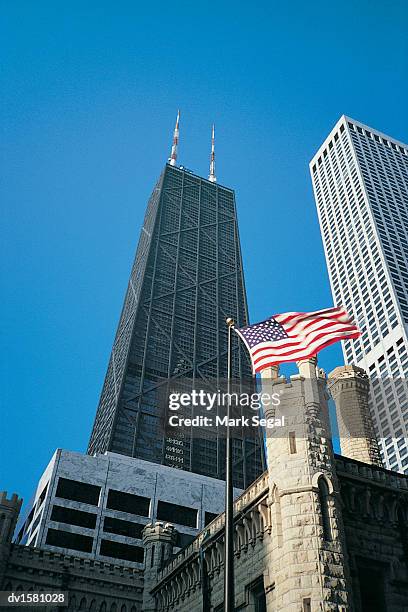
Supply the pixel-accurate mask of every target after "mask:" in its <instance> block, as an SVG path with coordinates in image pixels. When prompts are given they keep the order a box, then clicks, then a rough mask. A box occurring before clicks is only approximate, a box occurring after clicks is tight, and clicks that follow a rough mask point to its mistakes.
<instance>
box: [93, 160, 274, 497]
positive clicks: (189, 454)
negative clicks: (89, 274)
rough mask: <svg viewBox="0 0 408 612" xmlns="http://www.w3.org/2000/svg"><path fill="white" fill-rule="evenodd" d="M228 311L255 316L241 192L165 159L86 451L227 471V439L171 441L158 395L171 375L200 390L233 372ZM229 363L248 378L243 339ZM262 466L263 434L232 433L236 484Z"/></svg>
mask: <svg viewBox="0 0 408 612" xmlns="http://www.w3.org/2000/svg"><path fill="white" fill-rule="evenodd" d="M229 316H231V317H233V318H234V319H235V321H236V324H237V325H238V326H242V325H246V324H247V323H248V313H247V303H246V295H245V286H244V278H243V270H242V259H241V250H240V242H239V235H238V226H237V217H236V207H235V196H234V192H233V190H231V189H228V188H227V187H223V186H221V185H218V184H217V183H215V182H212V181H211V180H206V179H203V178H200V177H198V176H196V175H194V174H192V173H191V172H189V171H187V170H186V169H183V168H178V167H176V166H174V165H171V164H167V165H166V166H165V168H164V170H163V172H162V174H161V176H160V178H159V180H158V182H157V184H156V186H155V188H154V190H153V193H152V196H151V198H150V200H149V203H148V206H147V211H146V216H145V219H144V224H143V228H142V231H141V236H140V240H139V245H138V249H137V253H136V258H135V261H134V264H133V268H132V273H131V277H130V281H129V286H128V289H127V293H126V298H125V302H124V306H123V310H122V314H121V317H120V321H119V326H118V330H117V333H116V337H115V341H114V345H113V349H112V354H111V357H110V361H109V366H108V371H107V374H106V378H105V382H104V385H103V389H102V394H101V398H100V402H99V407H98V411H97V415H96V419H95V423H94V427H93V431H92V435H91V440H90V443H89V448H88V453H90V454H94V453H101V452H105V451H112V452H116V453H121V454H124V455H128V456H131V457H139V458H141V459H145V460H147V461H152V462H155V463H162V464H165V465H170V466H173V467H177V468H180V469H185V470H190V471H193V472H197V473H200V474H206V475H208V476H213V477H216V478H224V475H225V468H224V458H225V440H223V439H221V438H219V437H215V438H212V439H211V438H210V439H200V438H198V437H195V436H194V434H193V433H191V434H186V435H184V436H182V439H179V440H174V439H171V438H168V437H167V438H166V435H165V434H164V433H163V431H162V430H161V429H160V427H159V417H160V414H159V412H160V410H161V408H160V402H159V401H158V394H159V391H160V388H161V387H162V385H163V384H165V383H166V381H168V380H170V381H172V380H174V381H175V380H176V379H177V380H179V379H180V377H183V378H187V379H192V381H193V382H194V385H195V386H196V387H199V385H200V382H202V383H206V382H208V381H209V380H213V381H214V380H221V379H223V378H225V377H226V367H227V330H226V325H225V319H226V317H229ZM232 367H233V375H234V377H236V378H240V379H242V378H244V379H245V378H247V379H250V378H251V373H250V366H249V362H248V358H247V355H246V353H245V351H244V349H243V348H242V347H240V346H239V344H238V342H236V343H235V350H234V353H233V366H232ZM170 384H171V383H170ZM262 469H263V442H262V433H261V432H259V437H257V438H256V437H255V438H254V437H250V438H244V437H243V438H242V439H235V440H234V475H235V476H234V480H235V482H234V484H235V485H236V486H239V487H246V486H247V485H248V484H249V483H250V482H252V481H253V480H254V479H255V478H256V477H257V476H258V475H259V474H260V473H261V471H262Z"/></svg>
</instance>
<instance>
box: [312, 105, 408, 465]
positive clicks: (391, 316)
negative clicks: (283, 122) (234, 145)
mask: <svg viewBox="0 0 408 612" xmlns="http://www.w3.org/2000/svg"><path fill="white" fill-rule="evenodd" d="M310 172H311V177H312V182H313V189H314V195H315V200H316V205H317V211H318V216H319V222H320V228H321V233H322V238H323V244H324V250H325V255H326V262H327V267H328V271H329V277H330V284H331V289H332V294H333V300H334V303H335V304H336V305H343V306H345V307H346V309H347V310H348V312H349V313H350V315H352V316H353V317H354V319H355V320H356V322H358V324H359V326H360V328H361V331H362V336H361V338H359V339H357V340H346V341H344V342H343V343H342V344H343V353H344V359H345V363H347V364H352V363H353V364H356V365H357V366H361V367H362V368H364V369H365V370H366V371H367V372H368V374H369V376H370V378H371V381H372V392H371V398H370V411H371V413H372V416H373V419H374V428H375V432H376V435H377V438H378V439H379V440H380V450H381V453H382V456H383V458H384V461H385V464H386V466H387V467H390V468H392V469H395V470H399V471H402V472H405V473H408V448H407V442H408V394H407V385H406V376H407V373H408V339H407V326H408V146H407V145H405V144H403V143H402V142H399V141H397V140H395V139H394V138H391V137H389V136H386V135H385V134H382V133H381V132H378V131H376V130H373V129H372V128H370V127H368V126H366V125H363V124H362V123H359V122H358V121H355V120H354V119H350V118H349V117H345V116H342V117H341V118H340V120H339V121H338V122H337V124H336V125H335V127H334V128H333V130H332V131H331V133H330V134H329V136H328V137H327V139H326V140H325V141H324V143H323V144H322V146H321V147H320V148H319V150H318V152H317V153H316V155H315V156H314V157H313V159H312V161H311V162H310ZM349 433H350V436H353V435H354V432H353V431H350V432H349Z"/></svg>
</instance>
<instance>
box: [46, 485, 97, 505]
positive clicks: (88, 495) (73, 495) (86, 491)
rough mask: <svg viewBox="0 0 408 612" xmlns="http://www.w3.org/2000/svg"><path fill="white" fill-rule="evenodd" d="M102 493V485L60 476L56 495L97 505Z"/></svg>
mask: <svg viewBox="0 0 408 612" xmlns="http://www.w3.org/2000/svg"><path fill="white" fill-rule="evenodd" d="M100 493H101V487H97V486H96V485H91V484H87V483H85V482H78V481H77V480H70V479H69V478H59V480H58V486H57V492H56V497H61V498H62V499H71V500H73V501H78V502H82V503H84V504H91V505H92V506H97V505H98V504H99V496H100Z"/></svg>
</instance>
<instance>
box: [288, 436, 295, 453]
mask: <svg viewBox="0 0 408 612" xmlns="http://www.w3.org/2000/svg"><path fill="white" fill-rule="evenodd" d="M289 452H290V454H291V455H294V454H296V433H295V432H294V431H290V432H289Z"/></svg>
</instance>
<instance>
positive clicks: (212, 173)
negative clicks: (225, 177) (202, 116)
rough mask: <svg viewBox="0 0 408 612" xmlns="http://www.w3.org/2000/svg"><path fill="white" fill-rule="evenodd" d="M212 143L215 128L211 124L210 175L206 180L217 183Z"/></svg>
mask: <svg viewBox="0 0 408 612" xmlns="http://www.w3.org/2000/svg"><path fill="white" fill-rule="evenodd" d="M214 142H215V126H214V124H213V126H212V133H211V155H210V175H209V177H208V180H209V181H211V182H212V183H216V182H217V177H216V176H215V148H214Z"/></svg>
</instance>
